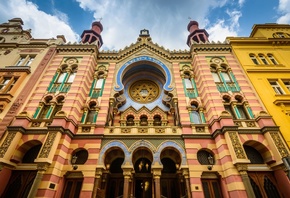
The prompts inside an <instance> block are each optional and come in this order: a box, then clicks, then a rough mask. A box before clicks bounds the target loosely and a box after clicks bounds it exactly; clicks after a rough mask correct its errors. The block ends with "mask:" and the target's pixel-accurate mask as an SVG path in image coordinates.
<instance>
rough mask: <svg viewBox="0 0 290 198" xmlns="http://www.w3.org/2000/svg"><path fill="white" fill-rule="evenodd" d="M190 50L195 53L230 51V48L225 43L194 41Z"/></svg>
mask: <svg viewBox="0 0 290 198" xmlns="http://www.w3.org/2000/svg"><path fill="white" fill-rule="evenodd" d="M190 51H192V52H196V53H202V52H205V53H209V52H215V53H216V52H223V53H224V52H231V51H232V48H231V46H230V45H229V44H226V43H214V42H213V43H196V44H193V45H191V48H190Z"/></svg>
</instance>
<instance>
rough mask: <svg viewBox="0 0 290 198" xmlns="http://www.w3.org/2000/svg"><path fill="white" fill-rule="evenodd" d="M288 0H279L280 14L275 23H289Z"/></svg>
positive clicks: (289, 4)
mask: <svg viewBox="0 0 290 198" xmlns="http://www.w3.org/2000/svg"><path fill="white" fill-rule="evenodd" d="M289 8H290V0H279V6H278V12H279V14H281V15H282V16H280V17H279V18H278V19H277V23H284V24H287V23H290V9H289Z"/></svg>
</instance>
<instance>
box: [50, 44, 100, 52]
mask: <svg viewBox="0 0 290 198" xmlns="http://www.w3.org/2000/svg"><path fill="white" fill-rule="evenodd" d="M56 50H57V52H58V53H68V52H69V53H98V47H97V46H96V45H94V44H70V43H69V44H63V45H57V48H56Z"/></svg>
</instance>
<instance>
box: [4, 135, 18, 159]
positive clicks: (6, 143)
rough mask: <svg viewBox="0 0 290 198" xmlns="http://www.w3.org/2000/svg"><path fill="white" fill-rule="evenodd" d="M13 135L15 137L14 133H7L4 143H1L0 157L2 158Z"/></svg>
mask: <svg viewBox="0 0 290 198" xmlns="http://www.w3.org/2000/svg"><path fill="white" fill-rule="evenodd" d="M15 135H16V132H12V133H8V135H7V136H6V138H5V140H4V142H3V143H2V145H1V147H0V157H4V155H5V153H6V151H7V150H8V147H9V146H10V144H11V142H12V140H13V138H14V137H15Z"/></svg>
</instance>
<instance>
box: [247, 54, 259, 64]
mask: <svg viewBox="0 0 290 198" xmlns="http://www.w3.org/2000/svg"><path fill="white" fill-rule="evenodd" d="M249 56H250V58H251V60H252V61H253V63H254V64H255V65H259V61H258V60H257V57H256V55H255V54H250V55H249Z"/></svg>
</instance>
